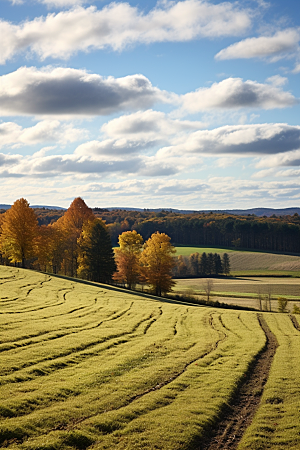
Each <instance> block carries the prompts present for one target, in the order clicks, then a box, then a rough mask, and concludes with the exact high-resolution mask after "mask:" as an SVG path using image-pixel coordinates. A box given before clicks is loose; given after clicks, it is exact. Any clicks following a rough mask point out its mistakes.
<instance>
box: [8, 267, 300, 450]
mask: <svg viewBox="0 0 300 450" xmlns="http://www.w3.org/2000/svg"><path fill="white" fill-rule="evenodd" d="M0 324H1V328H0V353H1V359H0V362H1V368H0V373H1V378H0V416H1V425H0V446H1V447H0V448H10V449H12V450H17V449H22V450H34V449H41V450H60V449H62V450H70V449H91V450H98V449H99V450H100V449H124V450H125V449H133V450H134V449H149V450H150V449H151V450H152V449H164V450H171V449H172V450H176V449H200V448H201V449H202V448H203V445H206V448H211V449H215V448H217V447H216V446H214V447H211V446H212V445H214V442H215V441H214V440H215V439H216V438H215V437H214V436H213V434H212V430H214V429H216V428H217V426H218V424H219V425H221V423H222V416H223V414H224V412H225V411H226V408H228V405H229V407H230V408H232V410H234V408H235V404H237V405H239V404H240V401H239V400H238V393H239V391H240V389H241V388H243V387H244V389H246V391H245V392H248V394H246V397H247V398H248V399H249V401H250V400H251V399H250V397H252V396H254V397H256V403H257V405H256V407H254V406H251V407H249V408H248V409H249V410H251V411H252V416H251V419H248V421H247V420H245V424H246V426H243V427H240V428H241V430H242V432H241V433H240V434H241V435H240V436H239V440H240V439H241V441H240V444H239V447H238V446H237V444H238V441H237V440H232V438H231V437H230V436H228V439H227V438H226V446H227V447H225V444H224V445H223V447H222V448H231V449H233V448H239V449H240V450H241V449H246V448H247V449H248V448H249V449H253V450H254V449H258V448H260V449H267V448H272V449H278V450H279V449H282V448H289V449H292V450H296V449H298V448H299V445H300V438H299V436H300V425H299V421H298V414H299V408H300V381H299V376H298V371H297V367H298V366H299V358H300V350H299V349H300V345H299V344H300V332H299V323H298V321H297V319H296V317H295V316H291V317H290V316H289V315H288V314H276V313H264V314H260V315H259V314H257V313H256V312H246V311H242V312H241V311H227V310H222V309H215V308H207V307H199V306H196V305H189V304H184V303H180V302H177V303H176V302H172V301H170V300H167V299H165V300H164V299H162V300H159V299H157V298H155V297H152V296H149V295H148V296H147V295H142V294H137V293H130V292H128V291H124V290H122V289H118V288H113V287H111V286H106V285H99V284H98V285H97V284H95V283H85V282H79V281H75V280H66V279H63V278H61V277H55V276H52V275H51V276H50V275H46V274H41V273H36V272H33V271H28V270H27V271H26V270H22V269H17V268H12V267H3V266H0ZM264 324H265V325H264ZM269 333H272V334H273V335H274V336H275V340H276V342H277V343H276V346H275V347H277V348H275V347H274V345H273V348H274V354H271V353H270V354H268V355H269V356H267V354H266V353H264V351H265V350H266V349H267V348H268V347H269V344H268V342H269V340H270V338H269V337H268V336H270V334H269ZM274 342H275V341H274ZM260 355H261V360H262V361H268V364H269V366H270V368H266V367H267V366H265V365H263V367H265V369H263V370H264V372H265V379H266V383H265V385H264V386H261V387H254V388H253V389H252V394H253V395H252V394H251V395H250V393H249V386H250V382H252V381H250V380H252V379H253V377H252V375H253V376H254V378H255V374H257V373H259V370H260V369H259V368H258V365H257V364H258V363H259V360H260ZM254 383H255V382H254ZM247 386H248V391H247ZM254 386H257V385H256V384H254ZM254 400H255V399H254ZM254 403H255V402H254ZM252 404H253V402H251V405H252ZM230 405H231V406H230ZM257 407H258V409H257ZM237 408H238V406H237ZM246 409H247V408H246ZM236 411H239V410H238V409H237V410H236ZM238 414H240V413H238V412H237V413H235V414H234V417H233V419H232V420H233V421H235V420H236V418H237V415H238Z"/></svg>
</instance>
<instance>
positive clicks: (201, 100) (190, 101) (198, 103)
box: [180, 78, 299, 113]
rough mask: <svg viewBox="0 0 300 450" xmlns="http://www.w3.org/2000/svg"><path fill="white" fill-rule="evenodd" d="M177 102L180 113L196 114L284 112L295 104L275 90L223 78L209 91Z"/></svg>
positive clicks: (278, 88)
mask: <svg viewBox="0 0 300 450" xmlns="http://www.w3.org/2000/svg"><path fill="white" fill-rule="evenodd" d="M181 102H182V107H181V110H180V111H181V112H189V113H196V112H199V111H205V110H211V109H240V108H262V109H274V108H286V107H289V106H293V105H295V104H297V103H298V102H299V101H298V99H296V98H295V97H294V96H293V95H292V94H291V93H290V92H285V91H283V90H282V89H280V87H278V86H274V85H270V84H263V83H258V82H256V81H252V80H247V81H243V80H242V78H227V79H225V80H223V81H221V82H220V83H214V84H213V85H212V86H211V87H209V88H200V89H198V90H196V91H194V92H189V93H187V94H184V95H182V96H181Z"/></svg>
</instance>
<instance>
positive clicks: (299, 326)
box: [289, 314, 300, 331]
mask: <svg viewBox="0 0 300 450" xmlns="http://www.w3.org/2000/svg"><path fill="white" fill-rule="evenodd" d="M289 317H290V319H291V321H292V324H293V326H294V328H296V330H297V331H300V325H299V322H298V321H297V319H296V317H295V316H293V315H292V314H290V316H289Z"/></svg>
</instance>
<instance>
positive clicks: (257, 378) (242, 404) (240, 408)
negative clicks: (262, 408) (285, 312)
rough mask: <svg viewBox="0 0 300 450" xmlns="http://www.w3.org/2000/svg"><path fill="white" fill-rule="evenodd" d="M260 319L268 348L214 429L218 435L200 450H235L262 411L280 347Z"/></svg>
mask: <svg viewBox="0 0 300 450" xmlns="http://www.w3.org/2000/svg"><path fill="white" fill-rule="evenodd" d="M257 318H258V321H259V324H260V326H261V328H262V330H263V331H264V333H265V336H266V343H265V346H264V348H263V349H262V351H261V352H260V353H259V354H258V355H257V357H256V359H255V361H254V364H252V366H251V367H250V368H249V370H248V373H247V374H246V378H245V381H243V382H242V384H240V385H239V386H238V387H237V391H236V393H235V396H234V398H233V401H232V402H231V404H229V405H224V406H225V407H224V411H223V413H222V414H223V418H221V421H220V422H219V424H217V425H216V427H214V429H216V433H215V434H214V435H212V434H211V435H210V436H209V437H208V438H206V439H204V440H203V442H202V444H201V445H200V447H199V448H198V450H200V449H201V450H235V449H236V448H237V446H238V444H239V442H240V440H241V439H242V437H243V434H244V433H245V431H246V429H247V427H248V426H249V425H250V423H251V421H252V419H253V417H254V414H255V413H256V411H257V409H258V407H259V403H260V399H261V397H262V394H263V388H264V385H265V383H266V382H267V379H268V376H269V371H270V368H271V364H272V361H273V357H274V355H275V353H276V348H277V346H278V343H277V339H276V337H275V335H274V334H273V333H272V332H271V330H270V328H269V327H268V325H267V323H266V321H265V320H264V318H263V316H262V315H261V314H258V315H257ZM257 394H258V395H257ZM210 431H211V430H210Z"/></svg>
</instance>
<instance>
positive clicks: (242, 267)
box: [176, 246, 300, 277]
mask: <svg viewBox="0 0 300 450" xmlns="http://www.w3.org/2000/svg"><path fill="white" fill-rule="evenodd" d="M196 252H198V253H200V254H201V253H203V252H206V253H219V254H220V255H221V256H222V254H223V253H228V254H229V258H230V267H231V274H232V275H234V276H275V277H276V276H277V277H278V276H290V277H300V256H299V255H285V254H278V253H272V252H267V253H266V252H261V251H253V250H251V251H250V250H243V249H241V250H239V249H226V248H214V247H201V246H199V247H185V246H178V247H176V255H177V256H179V255H183V256H189V255H191V254H192V253H196Z"/></svg>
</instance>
